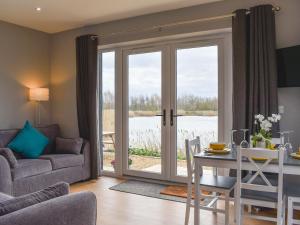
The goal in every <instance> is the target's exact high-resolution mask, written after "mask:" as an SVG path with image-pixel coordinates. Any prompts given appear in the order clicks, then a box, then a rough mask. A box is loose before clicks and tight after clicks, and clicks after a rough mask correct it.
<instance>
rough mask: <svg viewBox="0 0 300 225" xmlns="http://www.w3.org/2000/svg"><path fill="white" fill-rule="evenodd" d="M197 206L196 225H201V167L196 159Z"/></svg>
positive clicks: (195, 208)
mask: <svg viewBox="0 0 300 225" xmlns="http://www.w3.org/2000/svg"><path fill="white" fill-rule="evenodd" d="M194 202H195V206H194V225H200V212H199V205H200V165H199V162H198V160H197V159H195V200H194Z"/></svg>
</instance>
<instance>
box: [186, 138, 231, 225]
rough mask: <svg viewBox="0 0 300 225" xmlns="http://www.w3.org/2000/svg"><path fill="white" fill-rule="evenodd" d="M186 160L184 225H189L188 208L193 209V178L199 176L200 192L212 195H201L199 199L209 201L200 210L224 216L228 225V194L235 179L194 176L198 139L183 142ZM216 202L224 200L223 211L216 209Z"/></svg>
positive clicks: (198, 151)
mask: <svg viewBox="0 0 300 225" xmlns="http://www.w3.org/2000/svg"><path fill="white" fill-rule="evenodd" d="M185 148H186V159H187V174H188V181H187V188H188V193H187V201H186V212H185V225H188V224H189V218H190V208H191V207H194V203H193V201H192V193H193V183H194V177H195V176H200V190H201V191H207V192H211V193H213V194H212V195H202V194H201V199H208V200H210V201H209V202H208V203H207V204H206V205H200V206H199V208H200V209H204V210H209V211H212V212H215V213H224V214H225V225H229V200H230V197H229V195H230V192H231V191H232V190H234V187H235V184H236V178H234V177H227V176H218V175H203V174H202V172H201V174H195V163H194V157H193V156H194V155H195V154H196V153H200V151H201V148H200V137H197V138H196V139H194V140H185ZM201 171H202V169H201ZM221 194H222V195H223V196H222V195H221ZM224 196H225V197H224ZM218 200H225V210H224V209H219V208H217V202H218Z"/></svg>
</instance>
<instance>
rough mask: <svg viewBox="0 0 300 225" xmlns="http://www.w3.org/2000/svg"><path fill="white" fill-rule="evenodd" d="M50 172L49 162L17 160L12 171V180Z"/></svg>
mask: <svg viewBox="0 0 300 225" xmlns="http://www.w3.org/2000/svg"><path fill="white" fill-rule="evenodd" d="M50 171H52V166H51V162H50V161H49V160H42V159H19V160H18V166H17V167H16V168H14V169H13V170H12V177H13V179H14V180H16V179H19V178H24V177H30V176H35V175H38V174H42V173H46V172H50Z"/></svg>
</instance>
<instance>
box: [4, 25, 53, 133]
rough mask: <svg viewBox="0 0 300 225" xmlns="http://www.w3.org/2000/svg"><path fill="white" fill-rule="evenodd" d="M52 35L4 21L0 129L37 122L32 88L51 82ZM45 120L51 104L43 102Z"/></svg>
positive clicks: (46, 120)
mask: <svg viewBox="0 0 300 225" xmlns="http://www.w3.org/2000/svg"><path fill="white" fill-rule="evenodd" d="M49 40H50V36H49V35H48V34H45V33H42V32H38V31H34V30H31V29H27V28H24V27H20V26H16V25H14V24H10V23H6V22H2V21H0V129H2V128H5V129H6V128H16V127H22V126H23V124H24V122H25V120H27V119H28V120H30V121H31V122H34V118H35V114H34V112H35V111H34V110H35V107H34V103H33V102H29V101H28V88H29V87H47V86H49V82H50V61H49ZM42 116H43V117H42V121H43V122H44V123H49V122H50V121H51V118H50V107H49V103H46V104H43V105H42Z"/></svg>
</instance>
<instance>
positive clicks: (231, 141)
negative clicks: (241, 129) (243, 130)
mask: <svg viewBox="0 0 300 225" xmlns="http://www.w3.org/2000/svg"><path fill="white" fill-rule="evenodd" d="M235 132H237V130H234V129H232V130H230V144H229V146H228V147H229V148H230V149H234V148H235V147H236V145H235V142H234V140H233V134H234V133H235Z"/></svg>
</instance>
